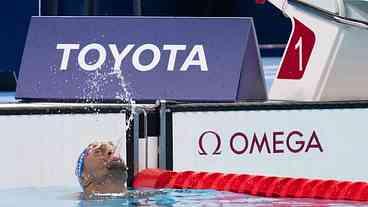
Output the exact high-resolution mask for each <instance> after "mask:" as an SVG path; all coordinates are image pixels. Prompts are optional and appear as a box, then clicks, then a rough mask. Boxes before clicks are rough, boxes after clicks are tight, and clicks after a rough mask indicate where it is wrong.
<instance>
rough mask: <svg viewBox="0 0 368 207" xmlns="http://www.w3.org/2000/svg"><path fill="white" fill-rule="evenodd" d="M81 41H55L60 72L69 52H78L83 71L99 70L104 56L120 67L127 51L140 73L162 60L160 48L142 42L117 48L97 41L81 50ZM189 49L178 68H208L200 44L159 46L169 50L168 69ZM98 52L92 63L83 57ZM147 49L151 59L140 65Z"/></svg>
mask: <svg viewBox="0 0 368 207" xmlns="http://www.w3.org/2000/svg"><path fill="white" fill-rule="evenodd" d="M80 48H81V46H80V44H57V45H56V49H57V50H62V58H61V63H60V67H59V69H60V70H62V71H65V70H68V69H69V68H68V66H69V58H70V55H71V53H73V54H74V53H76V52H78V65H79V67H80V68H81V69H82V70H85V71H96V70H98V69H100V68H101V67H102V66H103V64H104V63H105V61H106V59H107V57H109V56H110V58H112V59H113V62H114V70H121V69H122V68H121V64H122V62H123V61H124V60H125V59H126V57H127V56H128V54H130V53H132V60H131V61H132V65H133V66H134V68H135V69H136V70H138V71H141V72H146V71H151V70H153V69H154V68H155V67H156V66H157V64H158V63H159V62H160V59H161V50H160V48H159V47H158V46H156V45H154V44H143V45H140V46H136V45H134V44H128V45H126V46H125V47H124V48H121V49H119V48H118V47H117V45H116V44H108V46H107V47H106V48H105V47H104V46H103V45H101V44H98V43H92V44H88V45H86V46H84V47H82V49H80ZM187 49H189V50H190V52H189V55H188V56H187V57H186V59H185V61H184V62H183V63H182V64H181V65H180V67H179V68H178V70H179V71H187V70H188V69H190V68H191V67H190V66H197V67H196V68H195V69H198V67H199V69H200V71H205V72H206V71H208V66H207V60H206V54H205V50H204V47H203V45H194V46H193V48H187V46H186V45H169V44H165V45H163V47H162V51H163V52H168V54H169V59H168V63H167V68H166V70H167V71H174V70H175V68H176V67H178V66H179V64H176V56H177V54H178V53H180V52H183V51H186V50H187ZM93 50H95V51H97V53H98V58H97V59H96V60H95V61H93V63H92V62H89V61H87V60H86V56H87V54H88V53H89V52H90V51H93ZM145 52H150V53H152V54H153V58H152V60H150V62H149V63H146V64H142V63H141V62H140V57H141V55H142V54H143V53H145Z"/></svg>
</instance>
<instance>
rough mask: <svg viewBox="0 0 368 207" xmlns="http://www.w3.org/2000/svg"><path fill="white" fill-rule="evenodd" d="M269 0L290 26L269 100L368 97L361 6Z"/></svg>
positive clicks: (367, 36)
mask: <svg viewBox="0 0 368 207" xmlns="http://www.w3.org/2000/svg"><path fill="white" fill-rule="evenodd" d="M269 2H270V3H272V4H273V5H274V6H276V7H277V8H278V9H280V10H281V11H282V12H283V13H284V14H285V15H286V16H288V17H289V18H290V19H291V22H292V25H293V29H292V35H291V37H290V39H289V42H288V45H287V49H286V51H285V52H284V55H283V58H282V63H281V64H280V66H279V69H278V72H277V76H276V78H275V80H274V82H273V85H272V87H271V91H270V95H269V98H270V99H271V100H289V101H350V100H367V99H368V87H367V77H368V70H367V66H368V58H367V54H368V29H367V28H368V24H367V23H366V21H364V19H361V18H360V17H359V16H362V12H364V11H362V7H357V6H354V5H348V3H345V1H338V0H324V1H316V0H312V1H304V0H298V1H296V0H293V1H291V0H289V1H287V0H269ZM363 3H366V4H367V5H368V2H363ZM366 12H368V11H366ZM363 16H364V15H363Z"/></svg>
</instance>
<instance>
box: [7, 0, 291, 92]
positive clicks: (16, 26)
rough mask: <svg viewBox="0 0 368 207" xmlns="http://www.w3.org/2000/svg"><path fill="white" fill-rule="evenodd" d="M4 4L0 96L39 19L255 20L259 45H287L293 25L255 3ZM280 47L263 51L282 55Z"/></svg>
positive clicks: (75, 0)
mask: <svg viewBox="0 0 368 207" xmlns="http://www.w3.org/2000/svg"><path fill="white" fill-rule="evenodd" d="M40 2H41V8H39V5H38V4H39V0H22V1H21V0H13V1H12V0H7V1H3V2H1V7H0V15H1V16H0V26H1V31H0V44H1V46H2V47H1V50H0V55H1V56H0V91H14V90H15V85H16V82H15V76H16V75H17V74H18V71H19V66H20V63H21V58H22V52H23V47H24V42H25V38H26V33H27V28H28V24H29V18H30V16H32V15H35V16H37V15H39V12H41V14H42V15H43V16H79V15H92V16H132V15H143V16H196V17H203V16H208V17H237V16H240V17H249V16H250V17H253V18H254V23H255V27H256V31H257V36H258V40H259V43H260V44H261V45H265V44H267V45H268V44H286V42H287V39H288V37H289V34H290V30H291V24H290V21H289V19H288V18H286V17H284V16H283V15H282V13H281V12H280V11H278V10H277V9H276V8H275V7H273V6H272V5H271V4H269V3H266V4H263V5H257V4H255V0H40ZM282 51H283V48H279V49H272V50H270V49H263V47H262V46H261V53H262V56H281V54H282Z"/></svg>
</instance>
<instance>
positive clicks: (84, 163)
mask: <svg viewBox="0 0 368 207" xmlns="http://www.w3.org/2000/svg"><path fill="white" fill-rule="evenodd" d="M114 150H115V146H114V144H113V143H112V142H94V143H92V144H89V145H88V147H87V148H86V149H85V150H84V151H83V152H82V153H81V155H80V156H79V159H78V162H77V167H76V175H77V177H78V179H79V183H80V185H81V186H82V188H83V191H84V194H85V195H86V196H87V197H89V196H91V195H93V194H94V193H98V194H101V193H125V192H126V191H127V185H126V180H127V167H126V165H125V162H124V161H123V160H122V159H121V158H120V157H116V156H114Z"/></svg>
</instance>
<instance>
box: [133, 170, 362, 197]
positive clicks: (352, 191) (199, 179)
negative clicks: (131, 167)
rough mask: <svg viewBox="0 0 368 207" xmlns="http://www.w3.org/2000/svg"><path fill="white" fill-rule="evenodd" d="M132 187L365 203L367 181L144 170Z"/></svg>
mask: <svg viewBox="0 0 368 207" xmlns="http://www.w3.org/2000/svg"><path fill="white" fill-rule="evenodd" d="M133 187H134V188H145V187H146V188H178V189H183V188H184V189H214V190H221V191H231V192H235V193H246V194H251V195H257V196H267V197H292V198H316V199H330V200H352V201H368V183H367V182H349V181H337V180H319V179H305V178H283V177H269V176H260V175H247V174H241V175H237V174H224V173H208V172H193V171H185V172H173V171H166V170H159V169H146V170H143V171H141V172H140V173H138V175H137V176H136V177H135V179H134V182H133Z"/></svg>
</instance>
